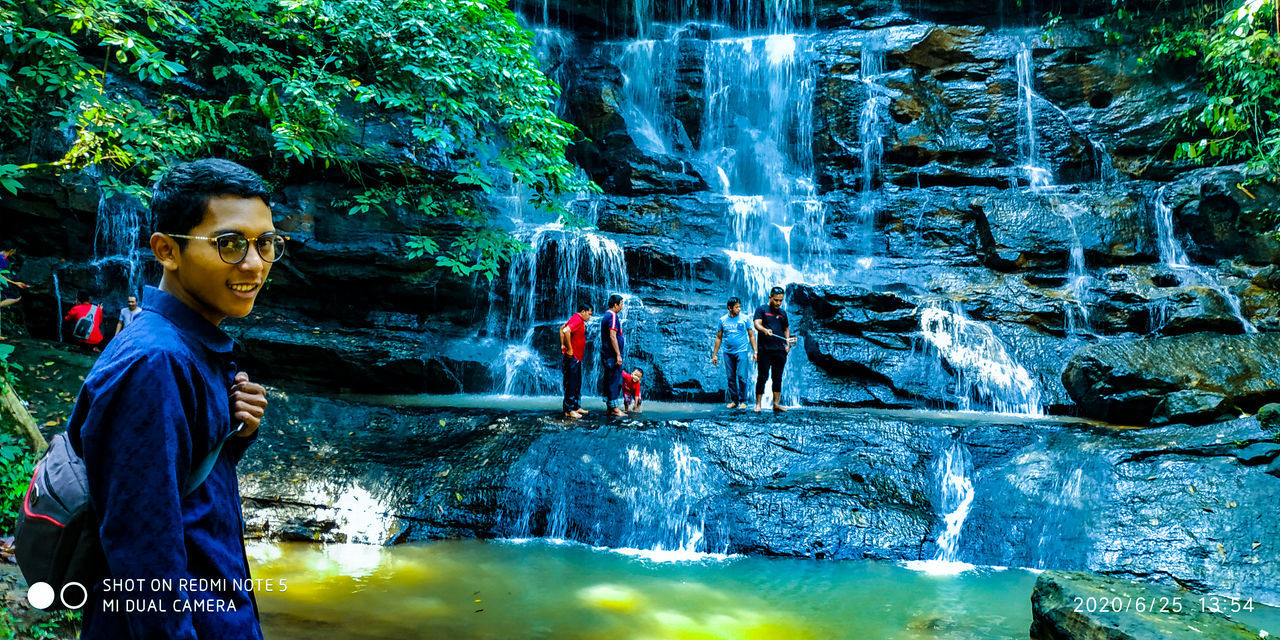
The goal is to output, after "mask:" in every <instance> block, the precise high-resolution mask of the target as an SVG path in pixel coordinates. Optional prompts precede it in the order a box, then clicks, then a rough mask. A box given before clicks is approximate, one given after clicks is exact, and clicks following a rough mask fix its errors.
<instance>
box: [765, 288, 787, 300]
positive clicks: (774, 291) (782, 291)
mask: <svg viewBox="0 0 1280 640" xmlns="http://www.w3.org/2000/svg"><path fill="white" fill-rule="evenodd" d="M778 294H782V295H786V294H787V290H786V289H783V288H782V287H774V288H772V289H770V290H769V297H770V298H772V297H774V296H776V295H778Z"/></svg>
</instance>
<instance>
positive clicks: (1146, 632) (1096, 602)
mask: <svg viewBox="0 0 1280 640" xmlns="http://www.w3.org/2000/svg"><path fill="white" fill-rule="evenodd" d="M1198 598H1199V594H1196V593H1193V592H1190V591H1183V590H1173V589H1167V588H1163V587H1158V586H1153V585H1149V584H1141V583H1136V582H1130V581H1128V580H1122V579H1118V578H1111V577H1106V576H1100V575H1094V574H1089V573H1081V572H1078V571H1046V572H1044V573H1042V574H1040V577H1039V578H1038V579H1036V586H1035V589H1034V590H1033V591H1032V592H1031V616H1032V621H1031V638H1032V640H1075V639H1078V638H1125V639H1128V640H1177V639H1179V638H1222V639H1223V640H1229V639H1233V638H1234V639H1238V640H1246V639H1250V638H1252V639H1256V638H1258V637H1259V630H1257V629H1251V628H1249V627H1246V626H1244V625H1242V624H1240V623H1238V622H1233V621H1231V619H1229V618H1227V617H1226V616H1225V615H1221V614H1214V613H1209V612H1201V611H1200V604H1199V602H1198ZM1102 602H1106V603H1109V604H1108V605H1105V606H1104V605H1102V604H1100V603H1102ZM1116 602H1118V603H1120V605H1121V606H1120V607H1119V609H1120V610H1119V611H1116V610H1115V608H1112V607H1111V606H1110V603H1116ZM1135 602H1142V603H1143V605H1144V606H1143V607H1142V608H1143V611H1142V612H1138V611H1135V610H1134V609H1133V605H1132V603H1135ZM1148 604H1154V605H1155V606H1154V610H1152V609H1150V608H1148V607H1147V606H1146V605H1148Z"/></svg>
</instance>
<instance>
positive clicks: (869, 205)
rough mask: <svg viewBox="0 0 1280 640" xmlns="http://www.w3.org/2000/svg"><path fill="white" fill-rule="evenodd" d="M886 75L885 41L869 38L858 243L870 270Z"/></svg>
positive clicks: (861, 121)
mask: <svg viewBox="0 0 1280 640" xmlns="http://www.w3.org/2000/svg"><path fill="white" fill-rule="evenodd" d="M883 74H884V48H883V44H882V43H880V42H878V41H875V40H872V39H868V40H867V41H866V42H864V43H863V45H862V59H861V68H860V69H859V72H858V75H859V76H860V77H861V79H862V84H863V86H864V87H865V88H866V91H867V99H866V101H864V102H863V103H862V109H861V110H860V112H859V116H858V137H859V139H860V140H861V143H862V153H861V160H862V174H861V178H860V180H859V182H858V224H857V229H858V238H857V239H856V242H857V244H856V246H857V247H859V248H860V249H861V253H862V256H863V257H862V258H861V259H860V260H859V261H858V263H859V266H861V267H862V268H864V269H866V268H869V267H870V266H871V261H872V257H871V255H872V253H873V252H872V251H871V242H872V240H871V236H872V233H873V231H874V226H875V219H876V209H877V207H878V206H879V191H878V189H876V186H875V181H876V178H877V176H878V175H879V172H880V162H881V160H882V158H883V157H884V136H885V128H886V125H887V123H888V111H889V96H888V92H887V90H886V88H885V87H884V86H883V85H882V84H880V83H879V82H878V78H879V77H880V76H882V75H883Z"/></svg>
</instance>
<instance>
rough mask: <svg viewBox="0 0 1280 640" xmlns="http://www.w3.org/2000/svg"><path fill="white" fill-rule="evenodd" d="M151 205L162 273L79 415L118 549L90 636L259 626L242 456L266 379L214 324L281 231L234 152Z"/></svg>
mask: <svg viewBox="0 0 1280 640" xmlns="http://www.w3.org/2000/svg"><path fill="white" fill-rule="evenodd" d="M151 210H152V213H153V218H154V220H155V233H153V234H152V235H151V251H152V253H153V254H154V255H155V257H156V260H157V261H158V262H159V263H160V265H161V266H162V267H163V269H164V274H163V276H162V277H161V279H160V286H159V287H158V288H156V287H147V289H146V291H145V292H144V298H143V300H144V302H145V306H146V309H147V313H144V314H141V315H139V316H138V317H137V318H136V319H135V320H133V324H134V325H136V326H134V327H133V328H131V329H129V330H128V331H126V332H123V333H122V334H121V335H120V336H119V338H117V339H116V340H114V341H113V342H112V343H111V344H110V345H108V347H107V348H106V350H105V351H104V352H103V354H102V357H101V358H99V359H98V361H97V363H95V364H94V366H93V369H92V370H91V371H90V372H89V375H88V376H87V377H86V378H85V382H84V387H83V388H82V389H81V390H80V396H79V398H77V400H76V406H75V409H74V410H73V412H72V416H71V420H70V421H69V422H68V426H67V432H68V436H69V437H70V439H71V443H72V446H73V447H74V448H75V449H76V451H77V452H78V453H80V454H81V455H82V456H83V457H84V461H85V469H86V471H87V473H88V478H89V495H90V498H91V502H92V505H93V508H94V513H95V514H96V516H97V518H98V525H99V527H98V531H99V534H100V538H101V542H102V550H103V552H104V555H105V560H106V566H105V568H104V575H103V578H104V579H103V580H99V581H96V582H95V583H94V584H93V585H92V587H91V588H90V592H89V598H88V602H87V603H86V606H85V607H84V609H83V611H84V631H83V634H82V635H81V636H80V637H81V638H85V639H111V640H115V639H118V638H180V639H184V640H194V639H195V638H219V639H220V640H261V638H262V630H261V628H260V625H259V622H258V611H257V604H256V602H255V601H254V599H253V594H252V592H251V590H248V589H246V588H245V586H246V584H247V580H248V578H249V563H248V560H247V558H246V556H245V552H244V540H243V537H242V531H243V526H244V524H243V519H242V517H241V513H240V488H239V484H238V481H237V479H236V464H237V463H238V462H239V460H240V458H241V456H243V455H244V452H245V450H246V449H247V448H248V447H249V445H250V444H251V443H252V442H253V440H254V439H255V438H256V437H257V430H258V424H259V421H260V420H261V419H262V416H263V412H264V410H265V409H266V406H267V398H266V390H265V389H263V388H262V387H261V386H260V385H257V384H254V383H252V382H250V381H249V376H248V375H247V374H246V373H244V372H241V371H237V368H236V365H235V363H234V362H232V361H231V349H232V344H233V343H232V340H231V338H230V337H228V336H227V334H225V333H223V332H222V330H221V329H219V328H218V325H219V323H221V322H222V321H223V319H225V318H227V317H236V318H240V317H244V316H246V315H248V314H249V312H250V311H251V310H252V309H253V304H254V301H255V300H256V298H257V296H258V294H259V293H260V292H261V291H262V287H263V286H264V285H265V284H266V281H267V274H269V273H270V271H271V264H272V263H273V262H275V261H277V260H279V259H280V258H281V257H283V255H284V242H285V241H284V238H283V237H282V236H280V235H279V234H277V233H276V232H275V228H274V226H273V224H272V219H271V209H270V207H269V206H268V192H267V189H266V187H265V185H264V184H263V183H262V179H261V178H259V177H258V176H257V174H255V173H253V172H252V171H250V170H248V169H246V168H244V167H242V166H240V165H238V164H235V163H233V162H228V161H226V160H200V161H197V162H190V163H186V164H182V165H178V166H177V167H174V168H173V169H172V170H170V171H169V172H168V173H167V174H166V175H165V176H164V177H162V178H161V179H160V181H159V182H158V183H157V184H156V186H155V195H154V197H153V198H152V201H151ZM224 445H225V446H224ZM204 461H211V462H212V466H211V467H208V466H203V465H202V462H204ZM130 580H134V581H136V582H128V581H130ZM113 584H114V585H134V586H133V587H125V588H123V589H121V588H112V587H111V585H113ZM138 585H140V586H138ZM122 600H123V601H130V600H131V601H133V603H132V605H130V604H129V603H127V602H125V603H122V602H121V601H122ZM130 609H132V610H133V612H127V611H129V610H130Z"/></svg>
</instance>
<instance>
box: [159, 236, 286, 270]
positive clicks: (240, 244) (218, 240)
mask: <svg viewBox="0 0 1280 640" xmlns="http://www.w3.org/2000/svg"><path fill="white" fill-rule="evenodd" d="M167 235H169V236H170V237H173V238H184V239H186V240H208V241H209V242H210V243H212V244H213V246H215V247H217V248H218V257H219V258H222V261H223V262H225V263H227V264H240V262H241V261H243V260H244V258H245V256H247V255H249V244H250V243H253V245H254V246H255V247H257V248H258V255H259V256H261V257H262V260H263V262H276V261H278V260H279V259H280V258H283V257H284V244H285V239H284V236H282V235H280V234H278V233H275V232H274V231H268V232H266V233H264V234H262V235H260V236H258V237H256V238H246V237H245V235H244V234H243V233H240V232H238V231H232V232H230V233H224V234H222V235H219V236H214V237H212V238H210V237H209V236H184V235H181V234H177V233H170V234H167Z"/></svg>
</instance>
